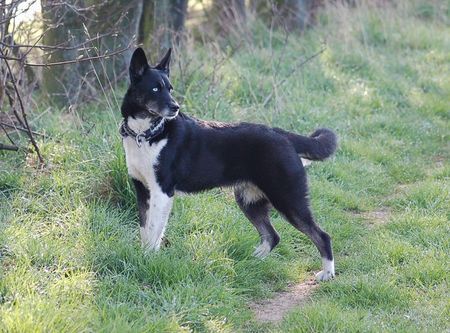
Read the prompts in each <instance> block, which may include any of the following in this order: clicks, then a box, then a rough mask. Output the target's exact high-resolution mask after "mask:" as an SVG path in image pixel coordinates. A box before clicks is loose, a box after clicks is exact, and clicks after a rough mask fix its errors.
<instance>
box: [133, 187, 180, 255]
mask: <svg viewBox="0 0 450 333" xmlns="http://www.w3.org/2000/svg"><path fill="white" fill-rule="evenodd" d="M172 203H173V197H169V196H168V195H167V194H165V193H164V192H162V191H161V190H159V189H158V190H152V195H151V197H150V202H149V205H148V208H147V213H146V214H145V216H146V221H145V224H144V225H141V240H142V245H143V247H144V248H145V249H147V250H158V249H159V247H160V245H161V240H162V238H163V236H164V231H165V229H166V225H167V221H168V220H169V215H170V211H171V210H172Z"/></svg>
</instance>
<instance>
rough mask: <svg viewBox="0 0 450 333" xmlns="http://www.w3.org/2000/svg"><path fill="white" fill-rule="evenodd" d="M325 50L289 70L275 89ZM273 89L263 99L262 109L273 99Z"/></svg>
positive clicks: (323, 49)
mask: <svg viewBox="0 0 450 333" xmlns="http://www.w3.org/2000/svg"><path fill="white" fill-rule="evenodd" d="M325 50H326V48H325V47H324V48H322V49H321V50H319V51H317V52H316V53H314V54H313V55H311V56H309V57H308V58H306V59H305V60H303V61H301V62H300V63H298V64H297V65H296V66H295V67H294V69H293V70H291V71H290V72H289V73H288V74H287V75H286V76H285V77H284V79H283V80H281V81H280V82H278V83H277V84H276V86H277V87H280V86H281V85H283V84H284V83H285V82H286V81H287V79H289V78H290V77H291V76H292V75H293V74H294V73H295V72H297V71H298V70H299V68H301V67H302V66H303V65H304V64H306V63H308V62H310V61H311V60H313V59H314V58H315V57H317V56H318V55H320V54H322V53H323V52H324V51H325ZM274 91H275V90H274V89H272V91H271V92H270V94H269V95H267V97H266V98H265V99H264V102H263V103H262V107H263V108H264V107H265V106H266V105H267V103H269V102H270V100H271V99H272V97H273V94H274Z"/></svg>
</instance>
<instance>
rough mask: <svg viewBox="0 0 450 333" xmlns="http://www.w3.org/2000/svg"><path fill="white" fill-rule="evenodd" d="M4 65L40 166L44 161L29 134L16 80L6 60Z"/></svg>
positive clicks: (29, 130) (0, 51)
mask: <svg viewBox="0 0 450 333" xmlns="http://www.w3.org/2000/svg"><path fill="white" fill-rule="evenodd" d="M0 53H1V55H2V56H4V53H3V50H2V49H1V48H0ZM5 65H6V68H7V69H8V72H9V75H10V77H11V82H12V84H13V87H14V91H15V92H16V96H17V99H18V100H19V105H20V109H21V112H22V119H23V121H24V124H25V127H26V129H27V130H28V137H29V138H30V141H31V144H32V145H33V147H34V150H35V151H36V154H37V156H38V159H39V163H40V164H41V165H42V164H44V159H43V158H42V155H41V152H40V150H39V147H38V145H37V143H36V140H34V136H33V133H32V132H31V129H30V125H29V124H28V120H27V114H26V112H25V107H24V105H23V101H22V97H21V96H20V93H19V89H18V88H17V83H16V80H15V79H14V75H13V73H12V70H11V66H9V63H8V61H7V60H5Z"/></svg>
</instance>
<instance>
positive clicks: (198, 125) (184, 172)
mask: <svg viewBox="0 0 450 333" xmlns="http://www.w3.org/2000/svg"><path fill="white" fill-rule="evenodd" d="M170 54H171V50H170V49H169V50H168V52H167V54H166V55H165V56H164V57H163V58H162V60H161V62H160V63H159V64H158V65H156V66H155V67H151V66H149V65H148V62H147V58H146V56H145V53H144V51H143V50H142V49H141V48H138V49H136V51H135V52H134V54H133V56H132V59H131V64H130V69H129V70H130V79H131V84H130V87H129V88H128V91H127V93H126V95H125V98H124V100H123V104H122V115H123V122H122V126H121V128H120V132H121V135H122V137H123V146H124V148H125V154H126V162H127V166H128V173H129V175H130V176H131V178H132V179H133V182H134V185H135V187H136V194H137V201H138V207H139V217H140V225H141V228H140V231H141V239H142V244H143V246H144V247H146V248H147V249H151V250H158V249H159V247H160V245H161V240H162V238H163V235H164V230H165V228H166V224H167V221H168V219H169V214H170V211H171V208H172V202H173V198H174V195H175V193H177V192H185V193H195V192H199V191H204V190H208V189H211V188H213V187H221V186H232V187H233V188H234V192H235V197H236V201H237V203H238V205H239V207H240V208H241V210H242V211H243V212H244V214H245V216H246V217H247V218H248V219H249V220H250V222H251V223H252V224H253V225H254V226H255V228H256V229H257V230H258V232H259V234H260V237H261V243H260V245H259V246H258V247H257V248H256V250H255V252H254V255H255V256H257V257H260V258H263V257H265V256H267V255H268V254H269V252H270V251H271V250H272V249H273V248H274V247H275V246H276V245H277V244H278V242H279V241H280V237H279V236H278V234H277V232H276V231H275V229H274V228H273V226H272V224H271V223H270V220H269V210H270V208H271V207H272V206H273V207H274V208H275V209H277V210H278V211H279V212H280V213H281V214H282V215H283V216H284V217H285V218H286V219H287V221H288V222H289V223H291V224H292V225H293V226H294V227H295V228H297V229H298V230H300V231H301V232H303V233H305V234H306V235H307V236H308V237H309V238H310V239H311V240H312V241H313V243H314V244H315V245H316V247H317V248H318V250H319V252H320V255H321V256H322V262H323V270H322V271H321V272H319V273H318V274H317V275H316V278H317V279H318V280H328V279H330V278H332V277H333V276H334V260H333V253H332V249H331V240H330V236H329V235H328V234H327V233H326V232H325V231H323V230H322V229H321V228H320V227H319V226H318V225H317V224H316V223H315V222H314V219H313V216H312V213H311V210H310V208H309V202H308V187H307V179H306V173H305V170H304V168H303V164H302V162H301V160H300V158H299V156H300V157H304V158H307V159H309V160H323V159H325V158H327V157H329V156H331V155H332V154H333V153H334V151H335V150H336V136H335V134H334V133H333V132H332V131H330V130H328V129H318V130H316V131H315V132H314V133H313V134H312V135H311V136H310V137H306V136H301V135H297V134H294V133H290V132H287V131H284V130H282V129H279V128H270V127H267V126H264V125H256V124H250V123H239V124H227V123H219V122H212V121H203V120H198V119H195V118H192V117H189V116H187V115H185V114H183V113H181V112H179V109H180V106H179V105H178V104H177V102H176V101H175V100H174V98H173V97H172V95H171V92H172V85H171V84H170V81H169V62H170Z"/></svg>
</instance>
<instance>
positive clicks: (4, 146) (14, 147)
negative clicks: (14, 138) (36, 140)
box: [0, 142, 19, 151]
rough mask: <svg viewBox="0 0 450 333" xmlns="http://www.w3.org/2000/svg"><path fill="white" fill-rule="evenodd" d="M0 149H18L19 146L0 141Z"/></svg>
mask: <svg viewBox="0 0 450 333" xmlns="http://www.w3.org/2000/svg"><path fill="white" fill-rule="evenodd" d="M0 150H11V151H18V150H19V147H17V146H11V145H7V144H4V143H1V142H0Z"/></svg>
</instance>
